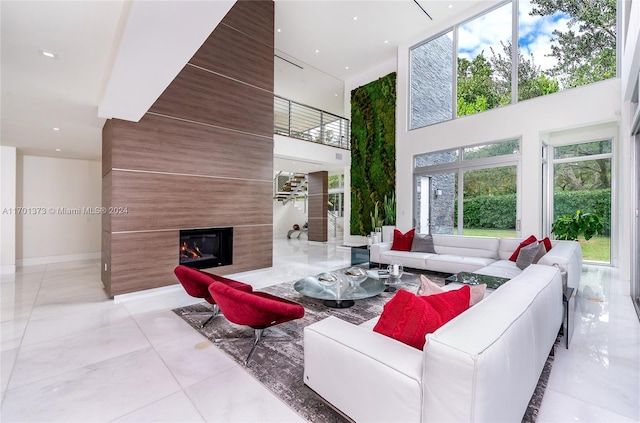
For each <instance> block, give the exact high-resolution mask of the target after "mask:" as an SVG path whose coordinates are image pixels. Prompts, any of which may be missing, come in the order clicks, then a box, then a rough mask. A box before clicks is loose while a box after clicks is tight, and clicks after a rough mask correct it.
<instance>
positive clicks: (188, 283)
mask: <svg viewBox="0 0 640 423" xmlns="http://www.w3.org/2000/svg"><path fill="white" fill-rule="evenodd" d="M173 273H175V275H176V277H177V278H178V280H179V281H180V283H181V284H182V287H183V288H184V290H185V291H187V294H189V295H191V296H192V297H195V298H202V299H204V300H205V301H206V302H208V303H209V304H211V305H213V310H212V312H211V313H197V314H203V315H207V316H208V315H211V316H210V317H209V318H208V319H207V320H206V321H205V322H204V323H203V324H202V326H201V327H205V326H206V325H207V323H209V322H210V321H211V320H213V318H214V317H216V316H217V315H218V313H219V312H220V309H219V307H218V305H217V304H216V302H215V301H214V299H213V298H212V297H211V294H210V293H209V285H211V284H212V283H213V282H220V283H221V284H223V285H226V286H229V287H231V288H233V289H238V290H240V291H246V292H251V291H253V288H252V287H251V285H248V284H246V283H243V282H238V281H234V280H233V279H227V278H225V277H222V276H218V275H213V274H211V273H207V272H205V271H202V270H198V269H194V268H191V267H188V266H183V265H180V266H178V267H176V268H175V269H174V271H173ZM188 314H196V313H188Z"/></svg>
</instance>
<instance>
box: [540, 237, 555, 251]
mask: <svg viewBox="0 0 640 423" xmlns="http://www.w3.org/2000/svg"><path fill="white" fill-rule="evenodd" d="M540 242H542V243H543V244H544V248H545V249H546V250H547V252H548V251H551V248H553V245H551V240H550V239H549V237H546V238H545V239H543V240H542V241H540Z"/></svg>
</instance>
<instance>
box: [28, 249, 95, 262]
mask: <svg viewBox="0 0 640 423" xmlns="http://www.w3.org/2000/svg"><path fill="white" fill-rule="evenodd" d="M101 257H102V254H101V253H100V251H98V252H95V253H80V254H64V255H60V256H48V257H33V258H25V259H17V260H16V265H17V266H35V265H38V264H49V263H62V262H65V261H79V260H95V259H100V258H101Z"/></svg>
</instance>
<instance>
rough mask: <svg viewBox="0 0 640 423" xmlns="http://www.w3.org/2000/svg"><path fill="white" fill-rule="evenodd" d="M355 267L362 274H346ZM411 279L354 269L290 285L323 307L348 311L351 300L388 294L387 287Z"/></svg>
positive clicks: (409, 276) (393, 286)
mask: <svg viewBox="0 0 640 423" xmlns="http://www.w3.org/2000/svg"><path fill="white" fill-rule="evenodd" d="M355 268H358V269H361V270H362V271H363V274H362V275H361V276H359V277H358V276H356V275H350V274H349V273H350V272H349V270H352V269H355ZM411 280H415V275H413V274H410V273H404V274H403V275H402V277H401V278H396V279H391V278H384V277H381V275H380V274H379V273H378V269H366V268H364V267H356V266H354V267H351V268H348V269H340V270H334V271H331V272H324V273H320V274H318V275H314V276H308V277H306V278H304V279H300V280H299V281H297V282H295V283H294V284H293V289H295V290H296V291H297V292H299V293H300V294H302V295H304V296H305V297H310V298H317V299H319V300H324V301H323V304H324V305H326V306H327V307H333V308H348V307H351V306H352V305H353V304H354V303H355V300H362V299H365V298H370V297H375V296H376V295H379V294H380V293H382V292H384V291H385V290H387V292H389V290H388V289H389V288H390V287H391V288H395V287H399V286H402V285H403V284H404V283H406V282H409V281H411ZM394 290H395V289H394Z"/></svg>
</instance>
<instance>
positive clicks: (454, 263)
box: [426, 254, 494, 273]
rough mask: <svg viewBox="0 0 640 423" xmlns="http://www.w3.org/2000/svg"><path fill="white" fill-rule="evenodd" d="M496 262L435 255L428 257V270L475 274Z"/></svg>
mask: <svg viewBox="0 0 640 423" xmlns="http://www.w3.org/2000/svg"><path fill="white" fill-rule="evenodd" d="M493 262H494V259H492V258H485V257H470V256H458V255H451V254H443V255H440V254H434V255H433V256H431V257H427V266H426V268H427V269H429V270H432V271H434V272H444V273H458V272H474V271H476V270H478V269H481V268H483V267H485V266H488V265H490V264H491V263H493Z"/></svg>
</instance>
